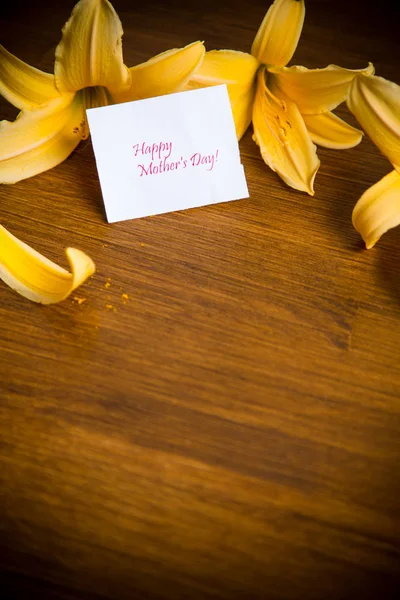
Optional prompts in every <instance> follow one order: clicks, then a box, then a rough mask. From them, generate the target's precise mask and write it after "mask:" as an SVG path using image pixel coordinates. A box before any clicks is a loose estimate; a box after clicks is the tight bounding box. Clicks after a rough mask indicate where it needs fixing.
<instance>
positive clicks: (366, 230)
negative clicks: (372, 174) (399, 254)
mask: <svg viewBox="0 0 400 600" xmlns="http://www.w3.org/2000/svg"><path fill="white" fill-rule="evenodd" d="M353 225H354V227H355V229H357V231H358V232H359V233H360V234H361V236H362V238H363V240H364V242H365V245H366V247H367V249H370V248H372V247H373V246H374V245H375V244H376V242H377V241H378V240H379V238H380V237H381V235H383V234H384V233H385V232H386V231H388V229H392V228H393V227H396V226H397V225H400V175H399V174H398V173H397V171H392V172H391V173H389V174H388V175H386V176H385V177H383V179H381V180H380V181H378V183H376V184H375V185H373V186H372V187H370V188H369V189H368V190H367V191H366V192H365V193H364V194H363V195H362V196H361V198H360V199H359V201H358V202H357V204H356V205H355V207H354V210H353Z"/></svg>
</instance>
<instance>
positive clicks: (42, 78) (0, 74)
mask: <svg viewBox="0 0 400 600" xmlns="http://www.w3.org/2000/svg"><path fill="white" fill-rule="evenodd" d="M0 94H1V95H2V96H4V98H5V99H6V100H8V101H9V102H10V103H11V104H13V105H14V106H15V107H16V108H19V109H24V108H27V109H31V108H35V107H36V106H39V104H43V103H44V102H48V101H49V100H51V99H52V98H56V97H57V96H59V95H60V94H59V92H58V90H57V88H56V86H55V80H54V75H50V74H49V73H44V72H43V71H40V70H39V69H35V68H34V67H31V66H30V65H27V64H26V63H24V62H23V61H22V60H20V59H19V58H17V57H16V56H14V54H11V52H8V50H6V49H5V48H4V46H2V45H1V44H0Z"/></svg>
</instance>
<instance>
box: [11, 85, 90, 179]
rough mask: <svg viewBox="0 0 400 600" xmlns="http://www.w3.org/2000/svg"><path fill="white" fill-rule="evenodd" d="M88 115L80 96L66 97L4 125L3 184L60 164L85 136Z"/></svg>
mask: <svg viewBox="0 0 400 600" xmlns="http://www.w3.org/2000/svg"><path fill="white" fill-rule="evenodd" d="M86 132H87V127H86V121H85V115H84V112H83V107H82V102H81V99H80V97H79V96H76V97H75V98H74V96H73V95H66V96H62V97H60V98H56V99H55V100H51V101H50V102H48V103H47V104H45V105H41V106H40V107H39V108H37V109H34V110H32V111H27V110H24V111H22V112H20V114H19V115H18V117H17V118H16V120H15V121H13V122H12V123H11V122H9V121H1V123H0V183H16V182H17V181H21V180H22V179H27V178H28V177H32V176H33V175H37V174H38V173H42V172H43V171H47V170H48V169H51V168H52V167H55V166H56V165H58V164H60V163H61V162H62V161H63V160H65V159H66V158H67V157H68V156H69V155H70V154H71V152H72V151H73V150H74V149H75V148H76V146H77V145H78V144H79V142H80V140H81V139H82V138H83V137H85V134H86Z"/></svg>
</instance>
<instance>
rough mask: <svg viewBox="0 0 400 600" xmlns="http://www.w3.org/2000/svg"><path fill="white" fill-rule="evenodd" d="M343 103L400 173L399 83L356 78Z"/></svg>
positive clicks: (370, 78) (381, 79)
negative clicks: (345, 101)
mask: <svg viewBox="0 0 400 600" xmlns="http://www.w3.org/2000/svg"><path fill="white" fill-rule="evenodd" d="M347 104H348V106H349V108H350V110H351V112H352V113H353V114H354V116H355V117H356V119H357V121H358V122H359V123H360V125H361V127H362V128H363V129H364V131H365V133H367V134H368V136H369V137H370V138H371V140H372V141H373V142H374V144H375V145H376V146H378V148H379V150H380V151H381V152H382V153H383V154H384V155H385V156H386V157H387V158H388V159H389V160H390V162H391V163H392V165H393V166H394V168H395V169H396V170H397V171H398V172H399V173H400V86H399V85H396V84H395V83H392V82H391V81H388V80H387V79H383V77H375V76H374V77H366V76H365V75H360V76H358V77H356V78H355V79H354V81H353V83H352V86H351V88H350V92H349V97H348V101H347Z"/></svg>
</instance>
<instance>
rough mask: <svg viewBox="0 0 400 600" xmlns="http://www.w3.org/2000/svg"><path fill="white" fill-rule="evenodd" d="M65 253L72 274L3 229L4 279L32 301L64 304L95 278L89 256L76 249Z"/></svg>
mask: <svg viewBox="0 0 400 600" xmlns="http://www.w3.org/2000/svg"><path fill="white" fill-rule="evenodd" d="M65 252H66V255H67V259H68V262H69V265H70V268H71V271H72V273H69V272H68V271H66V270H65V269H63V268H62V267H59V266H58V265H56V264H55V263H53V262H52V261H51V260H49V259H48V258H46V257H45V256H43V255H42V254H39V252H37V251H36V250H34V249H33V248H31V247H30V246H28V245H27V244H25V243H24V242H21V241H20V240H19V239H18V238H16V237H15V236H13V235H12V234H11V233H10V232H9V231H7V229H5V228H4V227H2V226H1V225H0V279H2V280H3V281H4V282H5V283H6V284H7V285H9V286H10V287H11V288H12V289H13V290H15V291H16V292H18V293H19V294H21V295H22V296H24V297H25V298H28V300H32V301H33V302H39V303H41V304H54V303H55V302H60V301H61V300H64V299H65V298H67V296H69V295H70V293H71V292H72V291H73V290H75V289H76V288H77V287H78V286H79V285H81V284H82V283H83V282H84V281H85V280H86V279H87V278H88V277H90V275H93V273H94V272H95V266H94V263H93V261H92V260H91V259H90V258H89V256H87V255H86V254H84V252H82V251H81V250H77V249H76V248H67V249H66V251H65Z"/></svg>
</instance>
